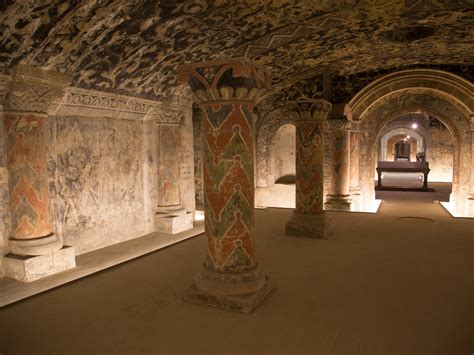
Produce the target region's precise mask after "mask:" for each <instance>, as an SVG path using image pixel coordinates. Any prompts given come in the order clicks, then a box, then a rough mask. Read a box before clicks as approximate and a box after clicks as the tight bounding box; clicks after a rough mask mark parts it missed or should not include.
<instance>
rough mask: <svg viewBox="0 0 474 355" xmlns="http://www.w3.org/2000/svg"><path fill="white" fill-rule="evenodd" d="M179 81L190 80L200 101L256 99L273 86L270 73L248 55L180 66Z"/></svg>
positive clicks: (197, 99)
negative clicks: (258, 65) (246, 56)
mask: <svg viewBox="0 0 474 355" xmlns="http://www.w3.org/2000/svg"><path fill="white" fill-rule="evenodd" d="M178 80H179V82H180V83H185V82H189V85H190V87H191V90H192V92H193V97H194V100H195V102H197V103H200V104H206V103H216V102H228V101H247V102H248V101H250V102H255V101H256V100H257V99H258V98H259V97H260V96H261V95H262V93H263V92H264V91H265V90H266V89H268V88H269V86H270V75H269V73H268V72H267V71H266V70H264V69H263V68H260V67H257V66H256V65H255V64H254V63H253V62H251V61H250V60H249V59H247V58H232V59H229V60H221V61H212V62H202V63H197V64H189V65H182V66H180V67H179V68H178Z"/></svg>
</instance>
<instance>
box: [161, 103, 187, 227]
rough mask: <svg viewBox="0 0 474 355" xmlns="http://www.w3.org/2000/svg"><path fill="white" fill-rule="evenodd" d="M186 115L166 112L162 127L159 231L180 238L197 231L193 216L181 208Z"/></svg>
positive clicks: (164, 112) (163, 116) (162, 117)
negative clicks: (181, 124) (190, 231)
mask: <svg viewBox="0 0 474 355" xmlns="http://www.w3.org/2000/svg"><path fill="white" fill-rule="evenodd" d="M181 116H182V112H180V111H172V110H165V111H163V112H162V113H161V115H159V116H158V117H159V118H158V119H157V120H156V121H155V123H156V124H157V125H158V133H157V134H158V142H159V143H158V144H159V146H158V149H159V150H158V154H157V155H158V161H159V165H158V209H157V213H156V226H157V231H158V232H161V233H167V234H176V233H180V232H183V231H185V230H188V229H191V228H192V227H193V214H192V213H191V212H187V211H186V210H185V209H184V208H183V207H182V206H181V199H180V188H179V186H180V185H179V179H180V171H179V165H180V157H181V151H180V148H181V138H180V135H181V134H180V122H181V120H182V117H181Z"/></svg>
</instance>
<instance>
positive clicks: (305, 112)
mask: <svg viewBox="0 0 474 355" xmlns="http://www.w3.org/2000/svg"><path fill="white" fill-rule="evenodd" d="M322 97H323V88H322V83H321V82H318V81H317V80H316V81H315V80H303V81H299V82H296V83H294V84H293V85H292V86H290V87H288V88H285V89H283V90H282V100H283V104H284V105H285V109H286V110H287V111H290V112H292V113H296V114H297V120H300V121H308V120H325V119H326V118H327V115H328V114H329V113H330V112H331V110H332V104H331V103H330V102H328V101H326V100H323V99H322Z"/></svg>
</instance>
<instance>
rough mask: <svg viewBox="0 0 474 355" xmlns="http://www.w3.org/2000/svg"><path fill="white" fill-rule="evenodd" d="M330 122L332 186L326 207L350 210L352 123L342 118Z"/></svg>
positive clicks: (330, 186)
mask: <svg viewBox="0 0 474 355" xmlns="http://www.w3.org/2000/svg"><path fill="white" fill-rule="evenodd" d="M328 122H329V124H330V127H331V132H330V137H331V144H330V157H331V174H330V176H331V178H330V179H331V184H330V185H329V193H328V195H327V199H326V203H325V207H326V209H331V210H350V208H351V198H350V195H349V183H350V180H349V179H350V176H349V156H350V126H349V125H350V122H349V121H347V120H346V119H340V118H337V119H330V120H329V121H328Z"/></svg>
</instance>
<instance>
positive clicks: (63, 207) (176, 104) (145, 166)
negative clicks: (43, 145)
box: [0, 88, 195, 277]
mask: <svg viewBox="0 0 474 355" xmlns="http://www.w3.org/2000/svg"><path fill="white" fill-rule="evenodd" d="M0 103H1V101H0ZM0 108H2V107H1V106H0ZM2 112H3V110H0V118H2ZM0 123H1V126H2V127H0V128H2V129H1V130H0V132H1V134H0V203H1V204H0V206H1V209H0V253H1V255H4V254H5V253H7V251H8V249H7V239H8V185H7V172H6V167H5V166H6V163H5V162H6V156H5V149H4V145H5V137H4V135H5V132H4V129H3V120H0ZM169 124H173V125H176V124H178V125H179V134H180V137H179V139H178V141H179V142H180V143H181V144H180V146H179V149H178V151H179V154H178V156H177V157H176V159H178V161H179V173H180V181H179V189H180V199H181V204H182V206H183V208H185V209H186V210H187V211H189V212H192V211H194V209H195V201H194V198H195V196H194V171H193V156H194V147H193V123H192V111H191V104H190V102H188V101H186V100H181V101H180V100H175V101H173V102H168V103H163V102H158V101H150V100H141V99H136V98H131V97H126V96H121V95H113V94H106V93H101V92H97V91H92V90H84V89H77V88H70V89H68V92H67V94H66V97H65V99H64V102H63V103H62V105H61V106H60V107H59V108H58V109H57V110H56V112H55V113H54V114H51V115H49V117H48V120H47V124H46V137H45V138H46V141H47V142H48V151H47V155H48V180H49V189H50V193H51V203H50V209H51V212H52V216H53V225H54V230H55V233H56V234H57V235H59V236H60V237H62V238H63V240H64V244H66V245H72V246H74V248H75V251H76V254H82V253H85V252H88V251H91V250H95V249H98V248H101V247H105V246H107V245H111V244H115V243H118V242H122V241H125V240H128V239H132V238H136V237H139V236H142V235H144V234H147V233H150V232H153V231H154V230H156V226H155V213H156V211H157V207H158V197H159V191H158V174H159V171H158V164H159V155H160V154H159V149H160V148H159V147H160V142H159V137H160V136H159V134H158V132H159V129H160V127H165V126H166V125H169ZM177 143H178V142H177ZM0 262H1V260H0ZM1 272H2V267H1V264H0V277H1V276H2V274H1Z"/></svg>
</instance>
